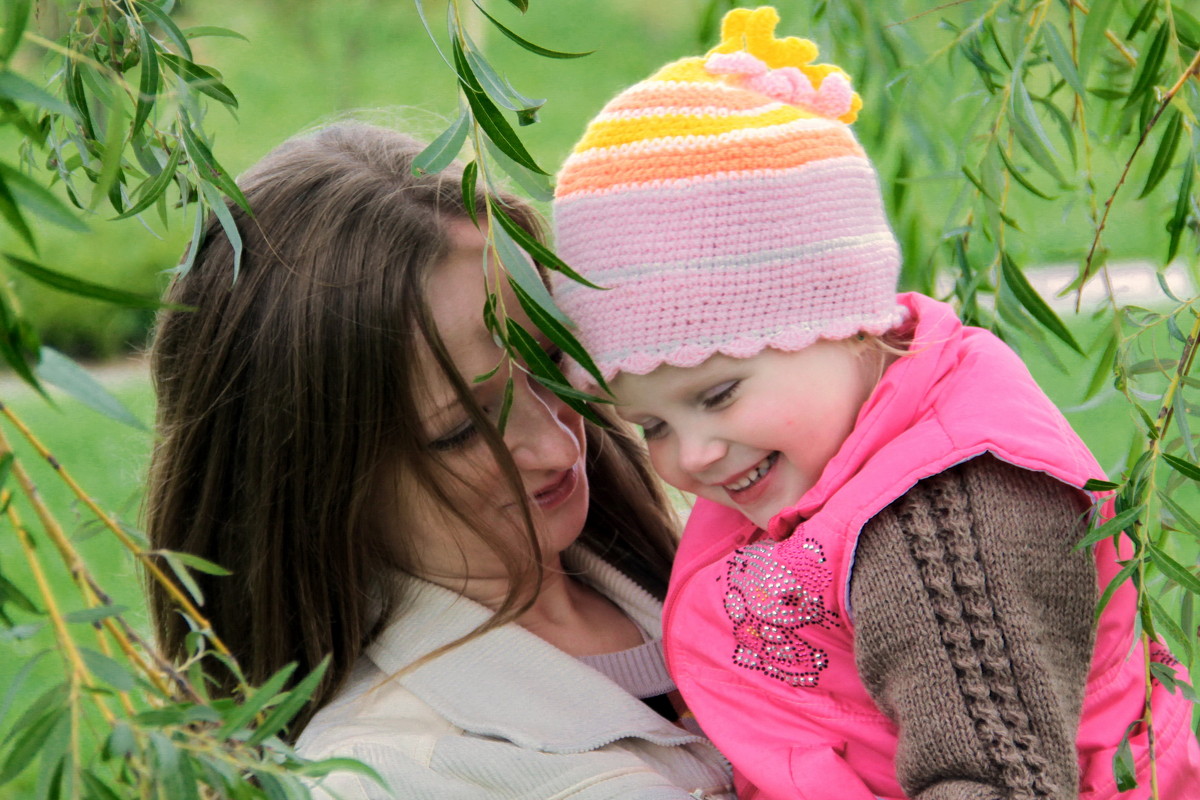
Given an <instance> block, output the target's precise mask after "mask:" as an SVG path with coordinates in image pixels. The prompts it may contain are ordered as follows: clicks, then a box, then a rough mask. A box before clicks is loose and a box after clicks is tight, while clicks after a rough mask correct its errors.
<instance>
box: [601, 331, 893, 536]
mask: <svg viewBox="0 0 1200 800" xmlns="http://www.w3.org/2000/svg"><path fill="white" fill-rule="evenodd" d="M874 355H875V351H873V350H869V349H868V348H867V346H865V345H864V344H863V343H860V342H857V341H850V340H840V341H824V340H822V341H818V342H816V343H815V344H812V345H810V346H809V347H806V348H805V349H803V350H799V351H796V352H787V353H785V352H782V351H778V350H763V351H762V352H761V353H759V354H758V355H756V356H754V357H752V358H741V359H736V358H729V357H727V356H723V355H716V356H713V357H712V358H710V359H708V360H707V361H705V362H704V363H703V364H700V365H699V366H696V367H691V368H681V367H673V366H668V365H664V366H662V367H659V368H658V369H656V370H654V371H653V372H651V373H649V374H648V375H632V374H628V373H622V374H620V375H618V376H617V378H616V380H614V381H612V382H611V383H610V385H611V386H612V389H613V391H614V393H615V394H616V396H617V398H618V403H619V404H618V406H617V410H618V413H620V415H621V416H622V417H624V418H625V419H626V420H628V421H630V422H632V423H634V424H636V425H640V426H642V428H643V429H644V431H645V437H646V442H647V444H648V446H649V448H650V459H651V461H652V462H653V463H654V468H655V469H656V470H658V473H659V475H661V476H662V477H663V479H664V480H665V481H666V482H667V483H669V484H671V485H672V486H674V487H676V488H678V489H681V490H683V491H685V492H691V493H693V494H695V495H697V496H699V497H703V498H706V499H708V500H712V501H713V502H716V503H720V504H721V505H724V506H728V507H730V508H733V509H736V510H738V511H740V512H741V513H742V514H744V515H745V516H746V517H747V518H748V519H749V520H750V521H752V522H753V523H754V524H756V525H758V526H759V527H762V528H765V527H767V523H768V522H769V521H770V519H771V518H772V517H773V516H775V515H776V514H777V513H779V512H780V511H782V510H784V509H785V508H788V507H790V506H792V505H794V504H795V503H796V502H797V501H798V500H799V499H800V498H801V496H803V495H804V493H805V492H807V491H808V490H809V489H810V488H811V487H812V486H813V485H814V484H815V483H816V482H817V480H818V479H819V478H820V477H821V472H822V470H824V469H825V465H826V464H828V463H829V461H830V459H832V458H833V456H834V455H835V454H836V453H837V451H838V450H839V449H840V448H841V446H842V443H843V442H845V441H846V438H847V437H848V436H849V435H850V431H851V430H853V428H854V422H855V419H856V418H857V416H858V411H859V409H860V408H861V407H862V404H863V403H864V402H865V401H866V399H867V397H868V396H870V394H871V390H872V389H874V387H875V384H876V383H877V382H878V376H879V374H880V372H881V367H880V361H879V359H878V358H875V357H873V356H874Z"/></svg>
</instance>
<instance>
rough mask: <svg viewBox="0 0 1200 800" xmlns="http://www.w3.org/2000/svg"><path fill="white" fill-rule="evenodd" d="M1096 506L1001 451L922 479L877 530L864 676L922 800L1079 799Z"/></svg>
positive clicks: (866, 536)
mask: <svg viewBox="0 0 1200 800" xmlns="http://www.w3.org/2000/svg"><path fill="white" fill-rule="evenodd" d="M1085 509H1086V501H1085V500H1084V498H1083V497H1082V496H1081V495H1080V494H1079V492H1077V491H1076V490H1073V489H1071V488H1069V487H1067V486H1065V485H1063V484H1061V483H1059V482H1058V481H1056V480H1054V479H1053V478H1051V477H1049V476H1047V475H1044V474H1042V473H1037V472H1031V471H1028V470H1023V469H1019V468H1017V467H1013V466H1011V465H1009V464H1006V463H1004V462H1002V461H1000V460H999V459H996V458H994V457H992V456H990V455H984V456H980V457H978V458H975V459H973V460H971V461H968V462H966V463H964V464H960V465H958V466H956V467H954V468H952V469H950V470H947V471H946V472H943V473H941V474H940V475H935V476H933V477H931V478H927V479H926V480H923V481H921V482H920V483H918V484H917V485H916V486H915V487H913V489H911V490H910V491H909V492H908V494H906V495H904V496H903V497H901V498H900V499H899V500H897V501H895V502H894V503H892V505H891V506H889V507H888V508H886V509H884V511H882V512H881V513H880V514H878V515H877V516H876V517H875V518H874V519H872V520H871V521H870V522H869V523H868V524H867V525H866V527H865V528H864V529H863V532H862V535H861V537H860V540H859V544H858V550H857V554H856V560H855V566H854V573H853V578H852V583H851V608H852V612H853V615H854V623H855V629H856V633H855V636H856V639H855V649H856V652H857V661H858V670H859V674H860V675H861V676H862V678H863V680H864V682H865V683H866V686H867V688H868V690H869V691H870V692H871V695H872V697H873V698H874V699H875V702H876V703H877V704H878V705H879V706H880V708H882V709H883V710H884V712H885V713H887V714H888V715H889V716H890V717H891V718H892V719H893V720H894V721H895V722H896V724H897V726H898V728H899V737H900V741H899V749H898V752H897V756H896V774H897V777H898V778H899V780H900V784H901V786H902V787H903V788H904V791H905V792H906V793H907V794H908V795H909V796H910V797H912V798H915V799H917V800H1001V799H1003V800H1009V799H1010V798H1012V799H1013V800H1015V799H1016V798H1021V800H1025V799H1026V798H1055V800H1067V798H1075V797H1077V796H1078V762H1077V757H1076V753H1075V736H1076V731H1077V729H1078V726H1079V712H1080V704H1081V703H1082V699H1083V687H1084V683H1085V681H1086V679H1087V671H1088V665H1089V662H1090V660H1091V652H1092V640H1093V628H1092V615H1093V608H1094V605H1095V602H1096V574H1095V566H1094V564H1093V560H1092V558H1091V555H1090V553H1088V552H1087V551H1076V550H1074V549H1072V546H1073V545H1074V543H1075V542H1077V541H1079V539H1080V538H1082V536H1083V535H1084V532H1085V530H1086V525H1085V522H1084V519H1083V512H1084V510H1085Z"/></svg>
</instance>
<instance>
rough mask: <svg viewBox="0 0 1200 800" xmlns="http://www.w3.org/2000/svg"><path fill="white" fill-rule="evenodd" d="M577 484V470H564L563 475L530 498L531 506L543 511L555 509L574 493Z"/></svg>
mask: <svg viewBox="0 0 1200 800" xmlns="http://www.w3.org/2000/svg"><path fill="white" fill-rule="evenodd" d="M578 484H579V468H578V467H577V466H576V467H571V468H570V469H568V470H565V471H564V472H563V474H562V475H561V476H560V477H559V478H558V479H556V480H555V481H553V482H552V483H550V484H549V485H547V486H545V487H543V488H542V489H540V490H538V491H537V492H535V493H533V494H532V495H531V496H530V498H529V499H530V500H532V501H533V504H534V505H535V506H537V507H538V508H540V509H542V510H543V511H549V510H550V509H553V508H557V507H558V506H560V505H562V504H563V503H565V502H566V501H567V498H569V497H570V496H571V495H572V494H574V493H575V487H576V486H577V485H578Z"/></svg>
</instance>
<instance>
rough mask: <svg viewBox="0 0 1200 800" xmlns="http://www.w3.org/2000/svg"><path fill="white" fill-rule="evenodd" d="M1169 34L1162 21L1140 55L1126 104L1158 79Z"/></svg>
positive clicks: (1142, 93)
mask: <svg viewBox="0 0 1200 800" xmlns="http://www.w3.org/2000/svg"><path fill="white" fill-rule="evenodd" d="M1170 34H1171V30H1170V26H1169V25H1168V24H1167V23H1165V22H1164V23H1163V24H1162V25H1160V26H1159V28H1158V33H1156V34H1155V35H1154V41H1152V42H1151V43H1150V49H1149V50H1147V51H1146V53H1145V55H1143V56H1142V60H1141V63H1140V64H1138V72H1137V77H1136V78H1135V79H1134V81H1133V88H1132V89H1130V90H1129V99H1128V100H1126V101H1125V104H1126V105H1133V104H1134V103H1136V102H1137V101H1138V99H1139V98H1141V96H1142V95H1144V94H1146V93H1147V92H1149V91H1150V89H1151V88H1152V87H1153V86H1154V84H1155V83H1156V82H1157V81H1158V73H1159V70H1161V69H1162V63H1163V58H1164V57H1165V56H1166V54H1167V40H1168V38H1169V37H1170Z"/></svg>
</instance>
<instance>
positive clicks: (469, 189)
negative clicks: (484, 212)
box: [462, 161, 479, 228]
mask: <svg viewBox="0 0 1200 800" xmlns="http://www.w3.org/2000/svg"><path fill="white" fill-rule="evenodd" d="M478 180H479V162H478V161H471V163H470V164H467V166H466V167H464V168H463V174H462V199H463V205H464V206H466V209H467V216H469V217H470V218H471V222H472V223H473V224H474V225H475V227H476V228H478V227H479V211H478V209H477V208H476V202H475V185H476V183H477V182H478Z"/></svg>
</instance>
